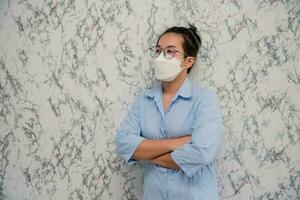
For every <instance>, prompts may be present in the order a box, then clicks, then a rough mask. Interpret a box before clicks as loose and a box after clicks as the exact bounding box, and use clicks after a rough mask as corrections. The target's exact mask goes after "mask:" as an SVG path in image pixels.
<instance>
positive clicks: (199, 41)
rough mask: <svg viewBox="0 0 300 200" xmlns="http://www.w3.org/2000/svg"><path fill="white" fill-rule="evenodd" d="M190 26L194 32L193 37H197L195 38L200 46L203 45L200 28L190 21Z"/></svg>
mask: <svg viewBox="0 0 300 200" xmlns="http://www.w3.org/2000/svg"><path fill="white" fill-rule="evenodd" d="M189 26H190V28H188V29H189V31H190V32H191V33H192V35H193V37H194V38H195V40H196V41H197V42H198V43H199V46H201V44H202V42H201V38H200V36H199V35H198V30H197V28H196V26H194V25H192V24H190V23H189Z"/></svg>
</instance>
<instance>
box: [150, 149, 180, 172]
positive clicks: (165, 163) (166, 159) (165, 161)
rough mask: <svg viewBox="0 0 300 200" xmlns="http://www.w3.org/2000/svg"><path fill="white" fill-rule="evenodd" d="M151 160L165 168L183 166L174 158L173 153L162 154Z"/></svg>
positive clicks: (177, 168) (176, 168)
mask: <svg viewBox="0 0 300 200" xmlns="http://www.w3.org/2000/svg"><path fill="white" fill-rule="evenodd" d="M150 162H152V163H154V164H157V165H159V166H161V167H164V168H169V169H175V170H180V169H181V168H180V167H179V166H178V165H177V164H176V163H175V162H174V160H173V159H172V156H171V153H166V154H164V155H162V156H159V157H157V158H154V159H152V160H151V161H150Z"/></svg>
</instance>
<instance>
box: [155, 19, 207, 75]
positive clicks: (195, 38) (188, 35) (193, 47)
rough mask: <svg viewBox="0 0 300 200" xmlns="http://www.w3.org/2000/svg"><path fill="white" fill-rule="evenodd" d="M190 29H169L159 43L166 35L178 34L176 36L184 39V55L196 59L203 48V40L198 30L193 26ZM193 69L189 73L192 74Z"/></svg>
mask: <svg viewBox="0 0 300 200" xmlns="http://www.w3.org/2000/svg"><path fill="white" fill-rule="evenodd" d="M189 26H190V27H189V28H186V27H177V26H174V27H171V28H168V29H167V30H166V31H165V32H163V33H162V34H161V35H160V36H159V38H158V40H157V42H158V41H159V39H160V38H161V37H162V36H163V35H165V34H166V33H176V34H180V35H181V36H182V38H183V44H182V47H183V50H184V54H185V57H186V56H192V57H194V58H195V59H196V57H197V53H198V51H199V48H200V47H201V43H202V42H201V38H200V36H199V34H198V31H197V28H196V27H195V26H193V25H191V24H189ZM191 69H192V67H190V68H189V69H188V71H187V73H190V71H191Z"/></svg>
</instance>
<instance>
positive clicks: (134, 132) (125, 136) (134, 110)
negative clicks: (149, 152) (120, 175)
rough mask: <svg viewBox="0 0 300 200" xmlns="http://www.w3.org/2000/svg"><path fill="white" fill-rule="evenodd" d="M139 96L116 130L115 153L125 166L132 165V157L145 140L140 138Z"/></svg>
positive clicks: (133, 161)
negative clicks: (123, 160) (121, 158)
mask: <svg viewBox="0 0 300 200" xmlns="http://www.w3.org/2000/svg"><path fill="white" fill-rule="evenodd" d="M140 96H141V95H137V97H136V98H135V100H134V102H133V104H132V105H131V108H130V110H129V111H128V113H127V115H126V117H125V119H124V121H123V122H122V124H121V126H120V128H119V129H118V130H117V136H116V146H117V153H118V154H119V155H120V156H121V157H123V158H124V159H125V161H126V164H128V165H129V164H134V163H135V162H136V160H134V159H132V158H131V157H132V155H133V153H134V152H135V150H136V149H137V147H138V145H139V144H140V142H141V141H142V140H144V139H145V138H143V137H141V136H140V135H141V128H140Z"/></svg>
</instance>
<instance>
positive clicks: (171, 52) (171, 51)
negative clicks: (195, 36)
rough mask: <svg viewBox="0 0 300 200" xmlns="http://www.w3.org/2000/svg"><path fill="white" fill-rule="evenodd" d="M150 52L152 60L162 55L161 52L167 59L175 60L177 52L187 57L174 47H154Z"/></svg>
mask: <svg viewBox="0 0 300 200" xmlns="http://www.w3.org/2000/svg"><path fill="white" fill-rule="evenodd" d="M149 50H150V56H151V57H152V58H157V57H158V56H159V55H160V54H161V52H163V55H164V57H165V58H166V59H171V58H173V57H174V56H175V54H176V53H177V52H178V53H180V54H182V55H184V56H186V55H185V54H184V53H182V52H180V51H178V50H177V49H176V48H175V47H173V46H170V47H166V48H161V47H160V46H154V47H151V48H149ZM186 57H187V56H186Z"/></svg>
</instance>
